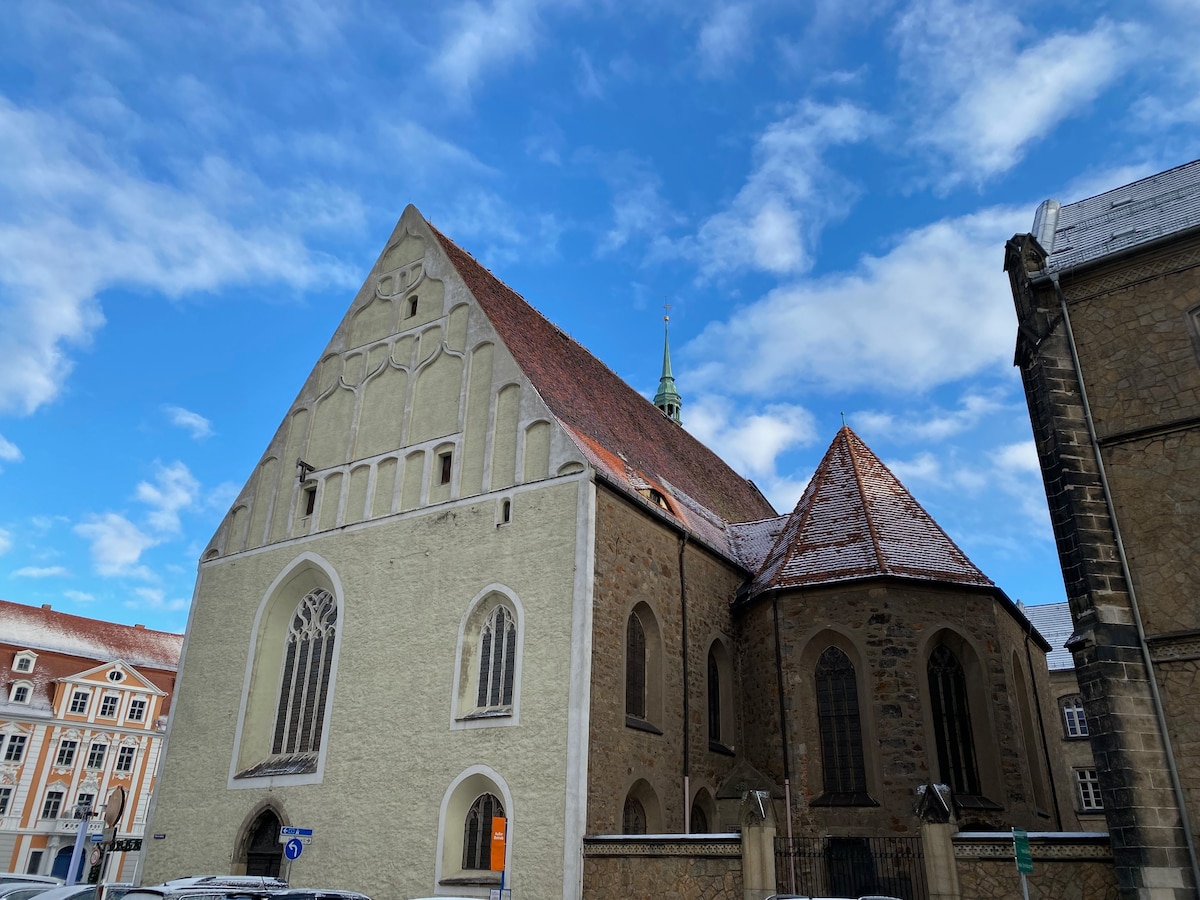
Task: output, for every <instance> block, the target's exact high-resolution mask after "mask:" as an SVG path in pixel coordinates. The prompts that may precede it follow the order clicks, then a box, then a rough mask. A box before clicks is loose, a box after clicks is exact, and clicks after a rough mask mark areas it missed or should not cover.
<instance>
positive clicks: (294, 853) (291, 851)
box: [283, 838, 304, 859]
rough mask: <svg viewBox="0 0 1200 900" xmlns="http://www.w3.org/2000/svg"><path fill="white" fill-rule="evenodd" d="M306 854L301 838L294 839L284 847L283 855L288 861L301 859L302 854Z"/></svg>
mask: <svg viewBox="0 0 1200 900" xmlns="http://www.w3.org/2000/svg"><path fill="white" fill-rule="evenodd" d="M303 852H304V845H303V844H302V843H300V839H299V838H292V839H291V840H290V841H288V842H287V843H286V844H284V845H283V855H284V856H286V857H287V858H288V859H299V858H300V854H301V853H303Z"/></svg>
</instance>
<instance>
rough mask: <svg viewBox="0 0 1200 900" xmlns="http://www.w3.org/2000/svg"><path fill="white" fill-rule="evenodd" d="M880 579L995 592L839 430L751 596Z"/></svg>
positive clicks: (849, 434) (855, 440) (896, 483)
mask: <svg viewBox="0 0 1200 900" xmlns="http://www.w3.org/2000/svg"><path fill="white" fill-rule="evenodd" d="M881 575H888V576H892V577H897V578H913V579H920V580H923V581H936V582H942V583H948V584H958V585H971V586H976V587H984V588H994V587H995V585H994V584H993V583H992V581H991V579H989V578H988V577H987V576H986V575H984V574H983V573H982V572H981V571H979V569H978V568H976V567H975V564H974V563H972V562H971V561H970V560H969V559H967V556H966V554H965V553H963V552H962V551H961V550H960V549H959V548H958V546H957V545H955V543H954V541H952V540H950V538H949V537H948V536H947V535H946V532H944V531H942V529H941V528H940V527H939V526H938V524H937V522H935V521H934V520H933V518H932V517H931V516H930V515H929V513H927V512H926V511H925V510H924V509H923V508H922V507H921V504H919V503H918V502H917V501H916V500H915V499H913V496H912V494H910V493H909V492H908V490H907V489H906V488H905V487H904V485H902V484H901V483H900V480H899V479H898V478H896V476H895V475H893V474H892V473H891V471H890V470H889V469H888V467H887V466H885V465H884V464H883V463H882V462H880V461H879V457H877V456H876V455H875V454H874V453H872V452H871V450H870V449H869V448H868V447H867V445H866V444H864V443H863V442H862V440H861V439H860V438H859V437H858V435H856V434H855V433H854V432H853V431H851V430H850V429H849V428H848V427H843V428H842V430H841V431H839V432H838V434H837V437H835V438H834V440H833V443H832V444H831V445H830V447H829V450H828V451H827V452H826V454H825V458H824V459H822V460H821V464H820V465H819V466H817V470H816V472H814V473H813V477H812V480H811V481H809V483H808V487H807V488H806V489H805V491H804V495H803V496H802V497H801V498H800V502H799V503H797V504H796V509H795V510H794V511H793V512H792V514H791V516H790V517H789V518H788V520H787V524H786V525H785V526H784V528H783V531H782V532H781V533H780V534H779V537H778V539H777V540H776V541H775V544H774V546H773V547H772V548H771V551H770V552H769V553H768V554H767V557H766V559H765V561H764V562H763V564H762V567H761V569H759V571H758V574H757V575H756V576H755V578H754V582H753V585H752V588H751V592H750V593H751V594H752V595H753V594H757V593H761V592H762V591H766V590H772V589H778V588H794V587H807V586H812V585H818V584H829V583H834V582H839V581H849V580H856V579H860V578H872V577H876V576H881Z"/></svg>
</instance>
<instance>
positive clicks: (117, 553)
mask: <svg viewBox="0 0 1200 900" xmlns="http://www.w3.org/2000/svg"><path fill="white" fill-rule="evenodd" d="M75 533H76V534H78V535H80V536H81V537H84V538H87V539H88V540H89V541H91V543H92V546H91V554H92V565H93V566H94V567H95V569H96V573H97V574H99V575H103V576H106V577H115V576H122V575H126V576H130V577H133V578H141V579H145V580H153V578H154V575H153V573H152V572H151V571H150V569H149V568H147V567H146V566H144V565H140V564H139V561H140V560H141V557H142V553H144V552H145V551H146V550H149V549H150V548H151V547H154V546H156V545H158V544H159V543H161V539H159V538H156V537H153V536H151V535H149V534H147V533H146V532H144V531H142V530H141V529H140V528H138V527H137V526H136V525H134V524H133V523H132V522H130V521H129V520H128V519H127V518H125V517H124V516H122V515H119V514H117V513H106V514H104V515H102V516H90V517H89V518H88V519H87V520H86V521H84V522H82V523H81V524H79V525H76V526H75Z"/></svg>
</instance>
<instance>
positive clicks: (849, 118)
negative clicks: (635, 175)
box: [690, 101, 882, 275]
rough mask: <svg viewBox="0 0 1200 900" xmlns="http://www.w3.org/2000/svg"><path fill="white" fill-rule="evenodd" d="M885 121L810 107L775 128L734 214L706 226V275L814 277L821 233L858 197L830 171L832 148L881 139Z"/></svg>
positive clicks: (844, 109)
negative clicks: (810, 272) (755, 272)
mask: <svg viewBox="0 0 1200 900" xmlns="http://www.w3.org/2000/svg"><path fill="white" fill-rule="evenodd" d="M881 127H882V126H881V122H880V120H879V119H877V118H876V117H875V116H874V115H873V114H871V113H870V112H868V111H867V110H865V109H863V108H861V107H859V106H856V105H854V104H852V103H837V104H832V105H826V104H819V103H814V102H812V101H805V102H803V103H801V104H799V105H798V106H797V107H796V109H795V110H794V111H793V112H792V113H791V114H790V115H788V116H787V117H785V118H783V119H780V120H778V121H776V122H773V123H771V124H770V125H769V126H768V127H767V128H766V129H765V130H764V131H763V133H762V134H761V135H760V136H759V137H758V140H757V141H756V143H755V147H754V167H753V170H752V171H751V173H750V175H749V177H748V178H747V179H746V183H745V185H744V186H743V187H742V188H741V190H740V191H738V193H737V196H736V197H734V199H733V201H732V203H731V204H730V206H729V208H728V209H726V210H724V211H722V212H719V213H717V214H716V215H713V216H711V217H710V218H708V219H707V220H706V221H704V222H703V223H702V224H701V226H700V229H699V232H698V233H697V235H696V238H695V240H694V242H692V244H691V247H690V250H691V252H692V254H693V255H694V256H695V261H696V262H697V264H698V265H699V267H700V270H701V272H702V273H703V274H705V275H714V274H717V273H720V272H725V271H736V270H739V269H759V270H763V271H767V272H772V273H774V274H777V275H786V274H794V273H798V272H803V271H805V270H807V269H808V268H809V267H810V266H811V264H812V247H813V244H814V243H815V241H816V239H817V236H818V235H819V233H820V231H821V229H822V228H823V227H824V226H825V225H826V224H828V223H829V222H830V221H833V220H836V219H839V218H841V217H842V216H844V215H845V214H846V213H847V212H848V211H849V208H850V206H851V205H852V204H853V202H854V199H855V198H856V196H857V191H856V190H855V189H854V187H853V186H852V185H850V184H849V183H847V182H846V181H845V180H844V179H843V178H841V177H840V176H838V175H836V174H835V173H834V172H833V171H832V170H831V169H830V168H829V167H828V166H826V165H825V162H824V156H825V153H826V151H827V150H829V149H830V148H831V147H834V146H838V145H842V144H852V143H856V142H858V141H862V140H864V139H866V138H867V137H869V136H870V135H873V134H876V133H877V132H878V131H879V129H880V128H881Z"/></svg>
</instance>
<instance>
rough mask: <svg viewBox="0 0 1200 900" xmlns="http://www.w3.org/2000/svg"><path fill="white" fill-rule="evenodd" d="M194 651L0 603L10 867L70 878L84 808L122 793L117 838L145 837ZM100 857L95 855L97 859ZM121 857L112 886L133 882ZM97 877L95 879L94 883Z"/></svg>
mask: <svg viewBox="0 0 1200 900" xmlns="http://www.w3.org/2000/svg"><path fill="white" fill-rule="evenodd" d="M182 643H183V639H182V637H181V636H180V635H174V634H167V633H164V632H157V631H149V630H147V629H145V628H142V627H141V626H135V627H129V626H125V625H114V624H112V623H108V622H100V621H96V620H92V619H85V618H81V617H79V616H71V615H67V614H64V613H59V612H55V611H54V610H52V609H51V608H50V607H49V606H43V607H41V608H40V609H39V608H36V607H29V606H24V605H21V604H17V603H8V602H4V601H0V685H2V690H3V691H4V695H3V698H0V862H2V863H3V864H4V866H5V868H6V869H7V870H8V871H13V872H27V873H39V874H55V875H58V876H60V877H63V876H65V875H66V872H67V867H68V864H69V862H70V858H71V853H72V850H73V847H74V844H75V837H76V835H77V833H78V831H79V829H80V827H84V819H83V818H82V817H81V816H80V815H79V814H78V812H79V810H81V809H82V808H85V807H86V808H91V809H92V810H93V811H94V812H96V813H97V818H95V819H93V820H92V821H91V822H90V824H89V825H88V826H86V827H88V828H89V829H90V830H91V831H92V832H94V833H95V834H96V835H98V836H99V835H100V833H101V829H102V822H101V820H100V819H99V817H98V816H99V811H100V807H101V806H102V805H103V804H104V803H105V802H106V800H107V799H108V798H109V797H110V795H111V794H112V793H113V791H114V790H115V789H116V788H118V787H119V788H123V789H124V791H125V793H126V795H127V799H126V808H125V812H124V814H123V815H122V816H121V818H120V821H119V823H118V827H117V832H116V838H117V840H120V841H122V842H123V846H133V845H134V844H135V843H136V842H138V841H140V840H141V839H142V838H143V836H144V832H145V826H146V817H147V813H148V810H149V806H150V798H151V796H152V792H153V789H154V779H155V775H156V773H157V770H158V762H159V754H160V750H161V744H162V733H163V730H164V729H165V725H166V718H167V713H168V711H169V708H170V702H171V691H172V689H173V687H174V681H175V673H176V670H177V667H178V663H179V653H180V650H181V647H182ZM93 846H94V845H93V844H89V845H88V849H89V850H90V849H91V848H92V847H93ZM135 863H136V857H135V856H133V855H132V854H130V853H128V852H126V851H122V852H120V853H116V854H115V855H114V857H113V862H111V863H109V865H108V875H107V877H108V878H110V879H111V880H120V879H122V878H124V879H126V880H128V879H130V878H132V877H133V874H134V869H135ZM86 872H87V870H86V869H85V870H84V873H85V874H86Z"/></svg>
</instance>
